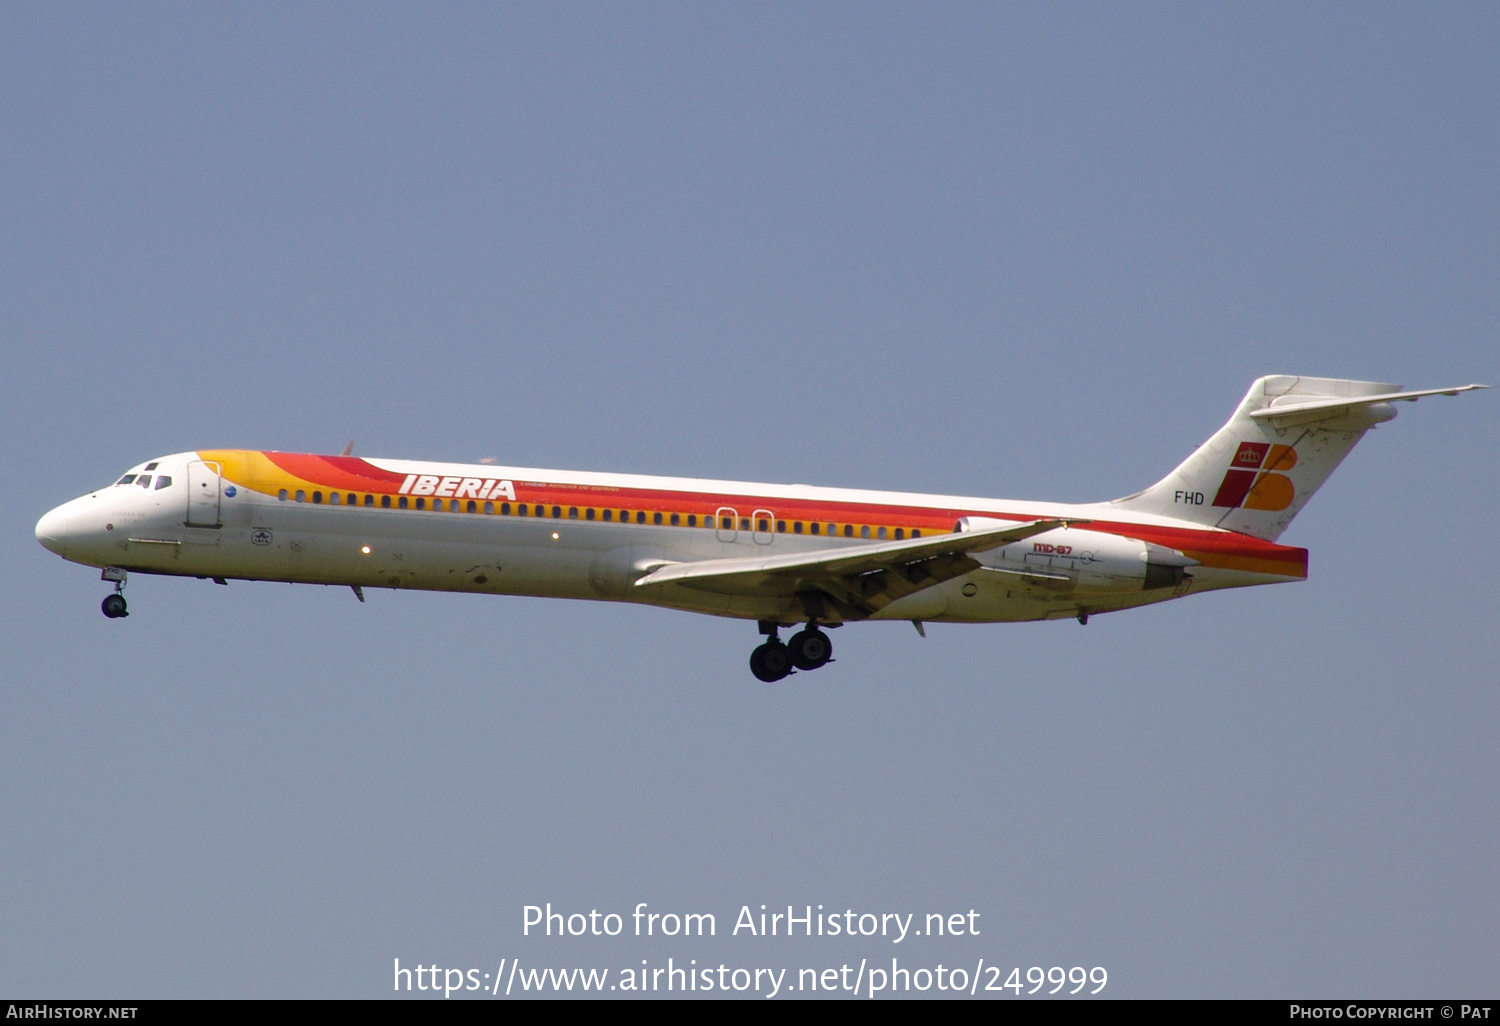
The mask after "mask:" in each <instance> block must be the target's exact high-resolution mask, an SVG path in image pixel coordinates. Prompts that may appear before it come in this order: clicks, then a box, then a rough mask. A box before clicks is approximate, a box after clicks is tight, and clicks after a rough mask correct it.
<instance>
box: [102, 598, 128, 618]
mask: <svg viewBox="0 0 1500 1026" xmlns="http://www.w3.org/2000/svg"><path fill="white" fill-rule="evenodd" d="M99 608H100V609H101V610H103V612H104V615H105V616H107V617H109V618H110V619H111V620H115V619H118V618H119V617H122V616H129V615H130V613H129V612H127V611H126V609H125V596H124V595H106V596H104V601H103V602H101V603H99Z"/></svg>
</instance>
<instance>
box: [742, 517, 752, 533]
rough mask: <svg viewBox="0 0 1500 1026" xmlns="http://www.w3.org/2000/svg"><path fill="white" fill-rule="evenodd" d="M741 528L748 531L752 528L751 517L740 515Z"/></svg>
mask: <svg viewBox="0 0 1500 1026" xmlns="http://www.w3.org/2000/svg"><path fill="white" fill-rule="evenodd" d="M740 530H741V531H748V530H750V518H749V517H740Z"/></svg>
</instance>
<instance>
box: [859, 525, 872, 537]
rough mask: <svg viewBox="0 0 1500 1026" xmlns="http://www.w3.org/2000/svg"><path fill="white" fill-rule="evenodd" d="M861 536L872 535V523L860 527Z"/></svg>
mask: <svg viewBox="0 0 1500 1026" xmlns="http://www.w3.org/2000/svg"><path fill="white" fill-rule="evenodd" d="M859 536H860V537H861V538H868V537H870V525H869V524H866V525H865V526H863V527H861V528H860V529H859Z"/></svg>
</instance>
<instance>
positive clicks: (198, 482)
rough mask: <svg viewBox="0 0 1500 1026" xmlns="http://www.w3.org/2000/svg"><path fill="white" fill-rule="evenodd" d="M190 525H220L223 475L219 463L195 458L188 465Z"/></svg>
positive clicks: (188, 513) (188, 523) (188, 511)
mask: <svg viewBox="0 0 1500 1026" xmlns="http://www.w3.org/2000/svg"><path fill="white" fill-rule="evenodd" d="M187 487H188V499H187V503H188V508H187V526H188V527H220V526H222V521H220V519H219V504H220V501H221V498H220V493H221V492H222V490H223V477H222V476H221V471H220V468H219V465H218V464H217V463H205V462H203V461H202V460H193V461H192V462H191V463H189V464H188V465H187Z"/></svg>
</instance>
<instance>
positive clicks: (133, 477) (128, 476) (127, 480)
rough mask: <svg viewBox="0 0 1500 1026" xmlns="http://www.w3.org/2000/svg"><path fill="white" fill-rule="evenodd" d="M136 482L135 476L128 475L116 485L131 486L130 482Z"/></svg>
mask: <svg viewBox="0 0 1500 1026" xmlns="http://www.w3.org/2000/svg"><path fill="white" fill-rule="evenodd" d="M134 480H135V475H134V474H126V475H125V476H124V477H122V478H120V480H118V481H116V482H115V484H117V485H122V484H129V483H130V482H132V481H134Z"/></svg>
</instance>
